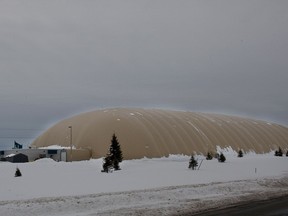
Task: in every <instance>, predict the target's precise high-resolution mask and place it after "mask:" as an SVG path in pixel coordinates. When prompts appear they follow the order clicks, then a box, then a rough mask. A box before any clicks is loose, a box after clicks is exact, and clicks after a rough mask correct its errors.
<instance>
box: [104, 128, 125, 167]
mask: <svg viewBox="0 0 288 216" xmlns="http://www.w3.org/2000/svg"><path fill="white" fill-rule="evenodd" d="M108 155H109V160H111V162H112V166H113V168H114V170H120V166H119V163H120V162H122V160H123V156H122V151H121V147H120V144H119V142H118V139H117V137H116V135H115V133H114V134H113V135H112V139H111V145H110V148H109V154H108Z"/></svg>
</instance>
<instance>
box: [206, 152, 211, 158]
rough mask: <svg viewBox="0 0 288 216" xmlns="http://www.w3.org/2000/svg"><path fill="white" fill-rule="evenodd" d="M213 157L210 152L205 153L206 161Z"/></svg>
mask: <svg viewBox="0 0 288 216" xmlns="http://www.w3.org/2000/svg"><path fill="white" fill-rule="evenodd" d="M212 159H213V157H212V155H211V153H210V152H208V153H207V156H206V160H212Z"/></svg>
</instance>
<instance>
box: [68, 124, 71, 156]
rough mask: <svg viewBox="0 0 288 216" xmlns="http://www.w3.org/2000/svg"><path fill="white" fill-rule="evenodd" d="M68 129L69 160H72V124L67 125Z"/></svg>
mask: <svg viewBox="0 0 288 216" xmlns="http://www.w3.org/2000/svg"><path fill="white" fill-rule="evenodd" d="M68 128H69V129H70V160H71V162H72V126H69V127H68Z"/></svg>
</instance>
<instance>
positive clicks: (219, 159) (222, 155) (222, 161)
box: [218, 152, 226, 163]
mask: <svg viewBox="0 0 288 216" xmlns="http://www.w3.org/2000/svg"><path fill="white" fill-rule="evenodd" d="M218 161H219V162H221V163H224V162H225V161H226V157H225V156H224V154H223V153H222V152H221V154H220V156H219V158H218Z"/></svg>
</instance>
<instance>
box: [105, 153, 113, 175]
mask: <svg viewBox="0 0 288 216" xmlns="http://www.w3.org/2000/svg"><path fill="white" fill-rule="evenodd" d="M112 168H113V162H112V160H111V156H110V154H109V153H108V154H107V155H106V157H105V158H104V159H103V170H102V172H106V173H108V172H110V170H112Z"/></svg>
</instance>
